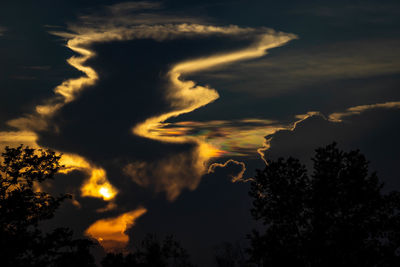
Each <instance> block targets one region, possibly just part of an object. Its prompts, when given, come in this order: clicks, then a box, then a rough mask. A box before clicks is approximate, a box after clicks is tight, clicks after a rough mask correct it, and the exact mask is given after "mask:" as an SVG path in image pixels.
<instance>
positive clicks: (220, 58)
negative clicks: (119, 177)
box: [127, 27, 296, 199]
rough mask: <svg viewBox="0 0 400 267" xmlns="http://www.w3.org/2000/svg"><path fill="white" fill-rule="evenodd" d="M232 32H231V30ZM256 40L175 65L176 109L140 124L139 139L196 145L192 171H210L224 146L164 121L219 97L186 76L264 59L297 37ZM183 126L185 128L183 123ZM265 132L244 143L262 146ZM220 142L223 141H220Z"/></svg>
mask: <svg viewBox="0 0 400 267" xmlns="http://www.w3.org/2000/svg"><path fill="white" fill-rule="evenodd" d="M230 29H232V27H231V28H230ZM234 29H235V30H236V31H235V32H237V31H239V30H240V28H238V27H234ZM203 30H208V31H209V30H210V28H207V27H203V28H201V30H199V31H203ZM242 30H244V29H242ZM244 31H247V32H253V34H254V32H255V30H254V29H251V30H249V29H247V30H244ZM253 38H254V39H256V41H254V42H253V43H251V44H250V45H249V46H248V47H246V48H244V49H239V50H237V51H233V52H229V53H221V54H216V55H212V56H208V57H202V58H197V59H192V60H189V61H184V62H180V63H178V64H176V65H174V66H173V67H172V68H171V70H170V71H169V72H168V73H167V77H168V79H169V81H170V85H169V87H168V91H167V92H166V97H167V99H168V100H169V101H170V104H171V108H172V109H173V110H172V111H171V112H167V113H164V114H161V115H159V116H155V117H151V118H149V119H147V120H145V121H144V122H143V123H139V124H138V125H136V126H135V127H134V128H133V130H132V131H133V133H134V134H136V135H138V136H142V137H145V138H149V139H154V140H158V141H161V142H169V143H194V144H197V146H198V148H197V149H196V150H195V151H196V152H197V153H198V155H197V156H196V157H195V158H196V159H197V161H196V162H194V165H193V168H194V169H196V170H197V172H198V173H199V176H200V177H201V176H202V175H203V174H205V173H206V170H207V164H208V162H209V161H210V159H211V158H216V157H220V156H222V155H224V154H226V151H225V150H223V149H221V146H220V145H218V144H216V143H217V142H209V140H208V139H207V138H204V136H193V135H188V134H187V131H185V130H183V128H185V127H179V128H176V129H171V128H165V127H166V126H168V125H169V124H168V123H165V121H167V120H168V119H170V118H173V117H177V116H179V115H182V114H185V113H189V112H192V111H194V110H196V109H198V108H200V107H202V106H205V105H207V104H209V103H211V102H213V101H215V100H216V99H217V98H218V97H219V95H218V93H217V91H216V90H215V89H212V88H209V87H207V86H201V85H197V84H196V83H195V82H194V81H191V80H188V81H187V80H183V78H182V76H183V75H186V74H190V73H195V72H198V71H203V70H207V69H211V68H214V67H219V66H221V65H225V64H230V63H234V62H236V61H241V60H248V59H254V58H258V57H262V56H264V55H265V54H266V53H267V50H268V49H271V48H274V47H278V46H281V45H284V44H285V43H287V42H289V41H290V40H292V39H294V38H296V36H295V35H292V34H285V33H277V32H274V31H272V30H265V32H262V33H259V32H257V33H255V36H253ZM180 126H185V125H184V124H181V125H180ZM250 131H251V130H250ZM265 132H266V131H265V130H264V134H263V135H262V136H259V135H256V136H257V137H256V138H254V137H250V135H249V134H247V135H246V137H248V138H247V140H245V141H246V142H247V143H254V140H253V138H254V139H258V141H260V142H259V143H258V144H260V143H262V140H263V136H264V135H265ZM236 134H237V133H236ZM225 137H226V136H225ZM214 140H215V139H214ZM241 141H243V140H241ZM221 142H223V141H222V140H221ZM135 167H137V166H136V165H134V164H133V165H132V164H131V165H128V169H129V171H127V172H128V173H129V174H130V176H131V177H133V176H134V175H135V173H137V170H135ZM242 175H243V174H242ZM134 180H135V179H134ZM197 180H198V179H195V181H196V182H195V183H194V184H198V181H197ZM139 184H140V183H139ZM178 188H180V187H178ZM172 189H173V191H172V193H171V192H167V194H169V195H172V196H173V197H170V199H174V198H175V195H176V187H173V188H172Z"/></svg>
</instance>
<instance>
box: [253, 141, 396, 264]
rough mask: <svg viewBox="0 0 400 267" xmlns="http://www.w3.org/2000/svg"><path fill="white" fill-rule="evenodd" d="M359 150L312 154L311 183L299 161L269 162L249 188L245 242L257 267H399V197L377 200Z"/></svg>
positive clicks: (333, 148) (374, 180)
mask: <svg viewBox="0 0 400 267" xmlns="http://www.w3.org/2000/svg"><path fill="white" fill-rule="evenodd" d="M368 164H369V163H368V161H367V160H366V158H365V157H364V155H362V154H361V153H360V152H359V151H358V150H355V151H350V152H343V151H342V150H340V149H338V148H337V145H336V144H335V143H333V144H331V145H328V146H326V147H324V148H318V149H317V150H316V153H315V156H314V158H313V166H314V170H313V172H312V174H311V175H309V174H308V173H307V170H306V167H305V166H304V165H302V164H301V163H300V162H299V160H298V159H294V158H288V159H286V160H285V159H283V158H280V159H278V160H276V161H268V164H267V166H266V167H265V169H264V170H263V171H260V170H258V171H257V175H256V176H255V179H254V181H253V182H252V183H251V190H250V192H249V194H250V196H251V197H252V198H253V208H252V209H251V214H252V216H253V217H254V218H255V219H256V220H259V221H261V222H262V224H263V225H264V230H263V231H256V230H254V231H253V233H252V234H251V235H249V238H250V241H251V247H250V249H249V254H250V262H251V263H253V264H256V265H258V266H398V265H399V264H400V255H399V248H400V215H399V208H400V193H399V192H391V193H388V194H383V193H382V188H383V183H382V182H380V181H379V179H378V177H377V175H376V173H369V171H368Z"/></svg>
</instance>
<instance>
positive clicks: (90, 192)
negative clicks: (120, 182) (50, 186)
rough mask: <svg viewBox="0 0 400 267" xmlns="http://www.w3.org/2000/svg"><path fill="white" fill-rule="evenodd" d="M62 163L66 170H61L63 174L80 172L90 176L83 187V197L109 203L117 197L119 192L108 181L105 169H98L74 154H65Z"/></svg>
mask: <svg viewBox="0 0 400 267" xmlns="http://www.w3.org/2000/svg"><path fill="white" fill-rule="evenodd" d="M60 162H61V164H63V165H65V168H64V169H62V170H60V172H62V173H69V172H71V171H74V170H80V171H83V172H86V173H87V174H88V176H89V178H88V179H86V181H85V182H84V183H83V185H82V186H81V195H82V196H83V197H97V198H102V199H103V200H105V201H109V200H112V199H113V198H115V196H116V195H117V193H118V190H117V189H116V188H115V187H114V186H112V185H111V183H110V182H109V181H108V179H107V174H106V171H105V170H104V169H102V168H99V167H96V166H94V165H92V164H91V163H89V162H88V161H87V160H86V159H85V158H83V157H81V156H78V155H74V154H64V155H63V156H62V157H61V160H60Z"/></svg>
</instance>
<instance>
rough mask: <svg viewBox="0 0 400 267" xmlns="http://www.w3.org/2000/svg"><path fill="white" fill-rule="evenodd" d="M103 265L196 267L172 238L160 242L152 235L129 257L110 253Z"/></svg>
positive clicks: (113, 266) (110, 266)
mask: <svg viewBox="0 0 400 267" xmlns="http://www.w3.org/2000/svg"><path fill="white" fill-rule="evenodd" d="M101 264H102V266H103V267H194V265H193V264H191V263H190V259H189V254H188V253H187V251H186V250H185V249H184V248H183V247H182V246H181V245H180V244H179V242H177V241H176V240H174V239H173V237H172V236H167V237H166V238H165V239H164V240H163V241H160V240H159V239H158V238H157V237H156V236H155V235H151V234H148V235H147V236H146V237H145V239H144V240H143V241H141V242H140V243H139V245H138V246H136V249H135V251H134V252H131V253H129V254H127V255H123V254H122V253H108V254H107V255H106V257H105V258H104V259H103V260H102V262H101Z"/></svg>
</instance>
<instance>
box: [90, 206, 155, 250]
mask: <svg viewBox="0 0 400 267" xmlns="http://www.w3.org/2000/svg"><path fill="white" fill-rule="evenodd" d="M146 212H147V210H146V209H145V208H142V207H141V208H138V209H136V210H133V211H130V212H126V213H123V214H121V215H119V216H117V217H115V218H106V219H100V220H98V221H96V222H95V223H93V224H92V225H90V226H89V228H88V229H86V231H85V234H86V235H88V236H90V237H92V238H94V239H97V240H98V241H99V243H100V244H101V246H102V247H103V248H104V249H105V250H106V251H114V250H122V249H123V248H124V247H125V246H126V245H127V244H128V241H129V236H128V235H127V234H126V231H127V230H128V229H129V228H131V227H132V226H133V225H134V224H135V221H136V220H137V219H138V218H139V217H141V216H142V215H143V214H145V213H146Z"/></svg>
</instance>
